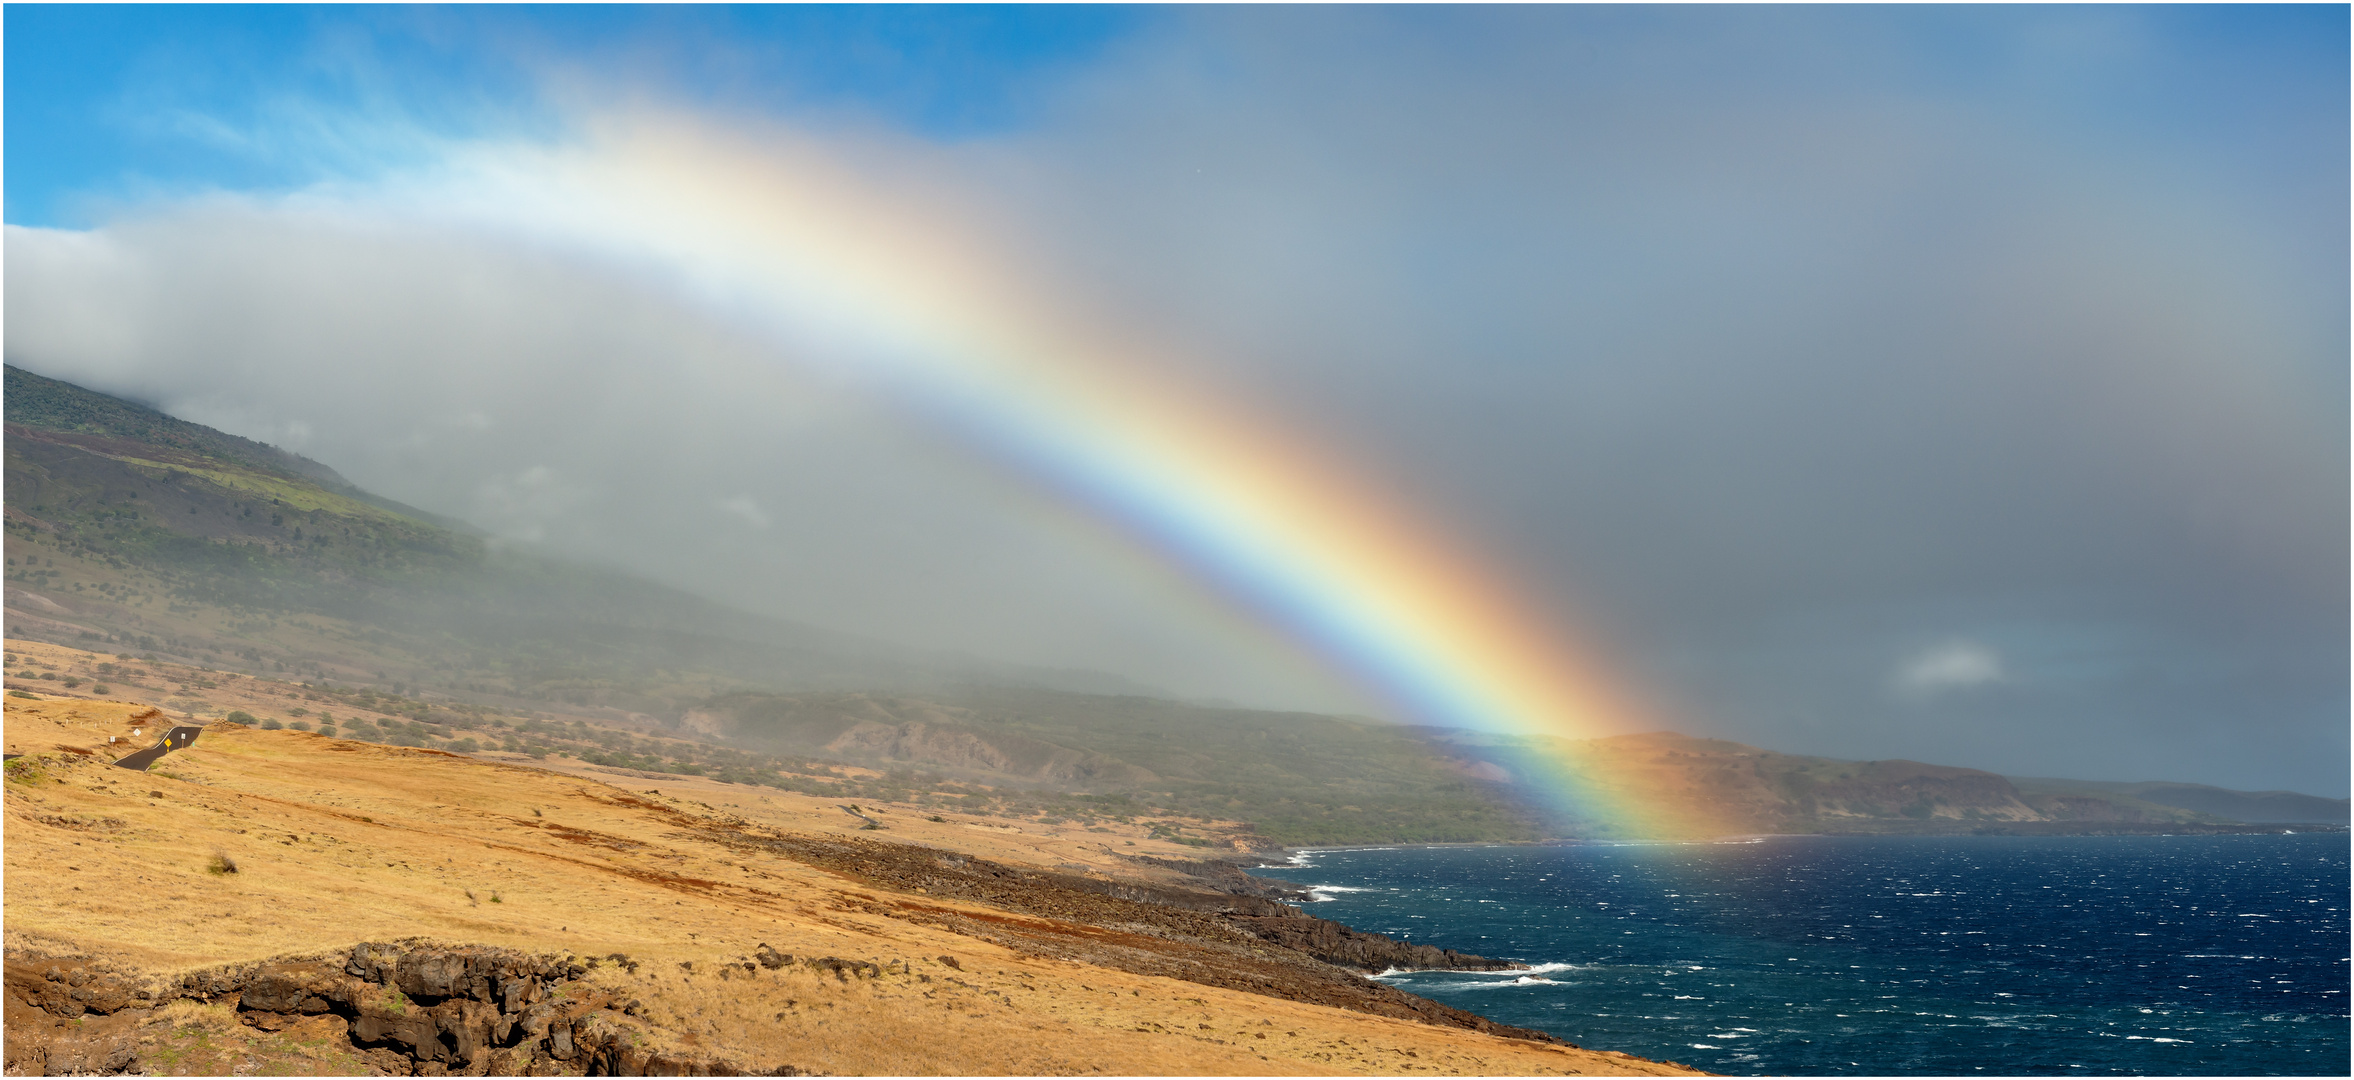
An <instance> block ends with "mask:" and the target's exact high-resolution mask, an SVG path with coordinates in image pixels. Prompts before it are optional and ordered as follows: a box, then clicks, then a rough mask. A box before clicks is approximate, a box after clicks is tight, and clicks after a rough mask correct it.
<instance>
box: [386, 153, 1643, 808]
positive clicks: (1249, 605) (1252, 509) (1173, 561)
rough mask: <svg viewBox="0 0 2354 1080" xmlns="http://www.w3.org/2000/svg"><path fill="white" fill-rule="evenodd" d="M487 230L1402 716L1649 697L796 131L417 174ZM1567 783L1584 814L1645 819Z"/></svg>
mask: <svg viewBox="0 0 2354 1080" xmlns="http://www.w3.org/2000/svg"><path fill="white" fill-rule="evenodd" d="M426 191H427V197H426V205H431V206H432V207H434V208H435V212H436V213H442V214H447V213H451V212H453V209H454V212H456V213H458V214H459V215H461V216H463V217H465V218H467V219H469V224H471V225H473V226H476V227H484V226H488V227H493V228H497V229H504V230H512V231H517V232H520V233H522V234H525V235H526V236H527V237H528V238H530V239H531V240H532V241H533V242H535V243H538V244H542V245H549V246H553V247H556V248H558V249H562V250H568V251H570V252H573V253H575V254H579V255H582V256H586V257H591V258H596V259H601V260H605V261H607V262H610V263H614V264H616V265H620V266H625V267H628V268H630V269H631V271H632V272H635V273H639V274H645V275H650V276H652V277H653V278H655V279H657V280H658V282H659V283H660V284H661V285H662V286H664V287H667V288H673V289H679V290H684V291H685V292H687V293H688V294H690V295H691V296H693V297H695V298H696V299H698V300H700V301H701V302H703V303H705V304H708V305H711V306H713V307H715V308H717V309H719V310H720V311H722V312H724V313H726V314H728V315H729V316H730V317H732V318H735V319H737V320H740V321H741V322H743V323H745V324H747V325H750V326H752V327H754V328H756V329H758V330H760V331H762V332H763V333H765V334H767V335H769V336H770V337H771V338H772V339H773V340H776V341H778V342H779V343H781V344H783V345H785V346H787V347H788V348H790V349H793V350H794V351H795V352H796V354H797V355H801V356H804V357H808V358H810V359H811V361H812V362H814V363H818V364H821V365H823V366H825V367H826V369H827V370H829V371H830V372H832V373H833V374H835V375H836V376H838V377H840V378H843V379H845V380H849V381H852V382H855V383H857V384H859V385H861V386H863V387H866V388H869V389H871V390H874V391H878V392H880V393H882V394H885V395H887V396H888V397H889V398H890V399H891V400H893V401H894V402H896V403H897V404H898V405H899V406H900V407H902V408H906V409H909V410H912V411H914V412H916V413H917V414H919V415H920V416H922V417H923V418H924V419H925V420H927V421H928V422H931V423H934V424H937V425H938V426H940V427H941V428H943V429H945V430H947V431H951V432H954V433H956V434H957V435H958V436H960V437H962V438H964V439H966V440H968V441H970V442H971V443H972V444H974V445H976V446H978V447H981V448H983V449H984V450H985V451H986V452H987V453H989V454H990V455H992V456H993V457H995V458H996V459H998V460H999V461H1001V462H1003V463H1004V464H1005V465H1007V466H1008V467H1010V468H1012V469H1014V470H1016V471H1017V472H1018V473H1020V474H1021V475H1023V476H1024V477H1026V478H1028V479H1029V480H1030V481H1031V482H1034V483H1038V484H1042V485H1044V486H1047V487H1049V488H1050V489H1052V490H1053V491H1054V492H1055V493H1056V494H1058V495H1059V496H1060V497H1061V498H1063V499H1066V500H1069V501H1071V502H1073V503H1076V504H1078V505H1079V506H1081V507H1083V508H1084V509H1085V510H1086V511H1087V512H1088V513H1089V514H1090V515H1091V516H1093V517H1095V518H1097V519H1099V520H1101V521H1103V522H1106V523H1108V524H1109V525H1110V526H1111V527H1112V528H1114V529H1115V530H1117V531H1118V532H1119V533H1121V534H1123V535H1124V536H1125V537H1126V538H1127V539H1128V540H1129V541H1130V542H1131V543H1132V544H1134V545H1135V546H1137V547H1139V548H1141V549H1143V550H1145V551H1148V552H1150V553H1151V554H1152V555H1153V557H1154V558H1156V559H1157V560H1159V561H1161V562H1164V563H1167V564H1170V565H1174V566H1176V567H1179V568H1181V569H1182V570H1183V571H1184V572H1185V573H1186V574H1187V575H1188V576H1190V577H1192V578H1193V579H1195V580H1198V581H1200V582H1203V583H1205V584H1207V585H1208V586H1209V587H1211V588H1213V589H1215V590H1216V591H1217V592H1218V593H1220V594H1222V595H1223V597H1225V598H1226V599H1227V600H1228V601H1229V602H1231V603H1232V604H1234V605H1236V606H1237V607H1238V608H1240V609H1241V610H1243V611H1245V612H1247V613H1248V614H1249V615H1250V616H1251V617H1253V618H1254V619H1255V620H1258V621H1261V622H1264V623H1266V624H1270V625H1272V626H1274V627H1277V628H1278V629H1279V630H1280V632H1282V633H1283V634H1284V635H1285V636H1287V637H1289V638H1290V639H1292V640H1294V641H1295V642H1297V643H1299V644H1301V645H1303V646H1304V647H1305V648H1306V649H1307V650H1308V651H1310V652H1311V653H1313V654H1314V655H1316V656H1318V657H1320V658H1321V659H1322V660H1323V661H1324V662H1325V663H1327V664H1330V665H1332V666H1333V667H1334V668H1336V669H1337V670H1339V671H1340V672H1342V673H1344V674H1345V675H1346V676H1347V677H1348V678H1349V679H1350V680H1352V681H1353V682H1355V683H1356V684H1358V685H1360V686H1362V687H1364V688H1366V689H1367V690H1368V691H1370V692H1371V693H1373V694H1375V695H1377V696H1378V697H1379V698H1380V699H1382V700H1384V701H1386V702H1387V703H1389V704H1390V705H1391V706H1392V707H1394V708H1395V709H1397V710H1399V711H1400V712H1401V713H1402V714H1403V715H1405V716H1408V717H1411V718H1413V719H1414V720H1415V721H1417V722H1421V723H1427V724H1432V725H1439V726H1447V727H1461V728H1474V729H1481V730H1487V731H1493V732H1501V733H1508V734H1517V735H1531V736H1551V737H1555V738H1557V739H1562V738H1567V739H1575V738H1591V737H1596V736H1600V735H1607V734H1616V733H1620V732H1625V731H1629V730H1634V729H1635V728H1636V727H1637V726H1639V724H1640V718H1641V715H1642V710H1639V709H1638V708H1636V707H1635V706H1634V705H1633V704H1632V703H1631V702H1630V701H1629V700H1628V699H1627V698H1626V696H1625V695H1624V693H1623V692H1622V691H1621V690H1619V689H1618V688H1616V687H1613V686H1612V685H1611V684H1610V683H1609V681H1608V680H1606V679H1604V678H1602V677H1601V676H1600V674H1599V673H1598V672H1597V671H1595V670H1594V669H1593V666H1592V665H1591V664H1590V663H1589V662H1587V661H1586V660H1585V659H1584V658H1585V657H1586V656H1588V655H1590V653H1591V650H1590V649H1586V648H1583V647H1581V646H1580V644H1579V643H1578V642H1576V641H1573V640H1571V639H1570V638H1569V637H1568V636H1566V635H1565V634H1564V633H1562V632H1561V631H1560V630H1559V629H1557V628H1554V627H1549V626H1547V625H1545V624H1543V623H1542V622H1540V621H1539V620H1537V619H1535V618H1533V617H1532V616H1531V615H1530V613H1529V612H1527V611H1526V610H1524V609H1523V608H1522V607H1521V606H1520V605H1518V604H1515V603H1514V602H1513V600H1512V597H1511V594H1510V590H1509V589H1508V588H1506V587H1505V584H1504V583H1503V582H1500V581H1497V580H1495V579H1493V578H1491V577H1489V576H1487V575H1483V574H1482V573H1480V572H1479V571H1478V570H1477V569H1476V567H1475V566H1474V565H1473V564H1472V563H1471V562H1470V561H1469V560H1467V559H1465V558H1464V557H1463V556H1461V555H1460V554H1458V552H1459V551H1460V550H1461V549H1460V547H1459V546H1458V545H1454V544H1451V543H1449V542H1448V541H1447V540H1446V539H1445V538H1443V537H1441V536H1438V535H1435V534H1434V533H1433V532H1432V531H1430V530H1429V529H1428V528H1427V527H1425V526H1423V525H1422V524H1421V523H1419V522H1417V521H1416V520H1415V518H1414V517H1413V515H1411V514H1410V513H1406V512H1403V511H1402V510H1401V509H1400V508H1398V507H1395V506H1392V505H1389V504H1388V503H1387V502H1385V500H1384V499H1383V498H1381V497H1379V496H1378V495H1376V494H1374V493H1372V492H1371V491H1370V490H1368V488H1367V486H1366V485H1364V484H1361V483H1358V482H1356V481H1354V480H1352V479H1351V478H1350V476H1349V475H1348V473H1347V471H1346V470H1345V469H1343V468H1341V467H1339V466H1337V465H1336V464H1335V463H1332V462H1330V461H1327V460H1324V459H1323V458H1322V457H1321V456H1320V455H1319V454H1318V453H1317V451H1316V450H1315V449H1314V448H1312V447H1309V446H1305V445H1301V444H1299V443H1297V442H1296V441H1292V440H1287V439H1285V438H1283V437H1281V436H1280V435H1279V434H1277V432H1278V430H1279V429H1278V427H1277V426H1276V425H1273V424H1270V423H1266V422H1261V421H1256V420H1254V419H1253V418H1251V417H1248V416H1246V415H1244V414H1243V412H1242V411H1241V410H1239V409H1237V408H1235V407H1234V406H1233V405H1232V404H1231V403H1227V402H1219V401H1214V400H1211V399H1209V398H1207V397H1205V396H1203V395H1201V394H1199V393H1196V392H1194V391H1193V390H1192V389H1191V388H1189V387H1186V386H1183V385H1179V384H1177V383H1175V382H1174V381H1172V380H1170V379H1169V378H1167V377H1165V376H1159V375H1155V374H1152V372H1155V371H1165V370H1170V369H1171V368H1172V367H1173V365H1167V364H1160V365H1155V364H1147V363H1142V362H1140V361H1141V360H1143V359H1145V357H1144V355H1142V352H1141V350H1140V349H1138V348H1137V347H1136V346H1135V345H1133V344H1132V343H1127V342H1122V341H1119V340H1116V338H1115V336H1114V335H1112V334H1110V333H1108V332H1103V331H1098V330H1095V329H1093V328H1091V327H1090V325H1089V321H1088V320H1087V319H1086V318H1085V317H1084V315H1082V314H1078V313H1071V312H1063V311H1058V310H1057V307H1056V304H1055V303H1054V301H1053V300H1052V299H1051V298H1050V297H1047V296H1043V295H1038V294H1036V293H1033V292H1025V291H1024V290H1023V288H1022V287H1021V285H1020V284H1018V282H1019V281H1021V280H1022V275H1021V273H1020V272H1019V271H1020V268H1019V267H1018V266H1010V267H1009V265H1008V262H1009V260H1008V259H1006V258H1005V257H1004V256H1003V254H1002V253H1003V251H1005V250H1008V247H1007V246H1006V245H998V246H997V247H996V248H994V249H992V248H990V247H989V246H988V245H984V244H981V243H977V242H974V241H973V240H971V239H969V236H970V234H969V232H965V231H960V230H958V229H955V228H951V227H947V226H946V225H944V223H943V222H944V220H945V218H946V216H945V215H938V216H932V217H923V216H919V215H913V214H911V212H910V206H911V205H916V206H920V205H922V204H923V203H924V202H925V199H924V197H923V196H924V194H925V193H922V192H907V191H899V192H889V191H884V190H881V189H880V185H879V184H878V183H877V181H876V180H875V177H874V175H873V173H872V171H869V172H865V173H862V172H860V171H858V170H856V169H854V168H852V167H850V166H848V165H845V164H844V163H843V159H842V157H841V155H840V154H839V152H838V151H835V152H828V151H824V150H820V149H818V148H814V147H812V146H810V145H808V144H806V143H803V142H799V141H797V140H795V139H794V138H792V137H791V136H790V135H787V134H783V133H762V135H761V137H759V138H757V139H755V138H751V137H747V136H745V135H742V134H740V133H735V132H729V131H721V130H717V129H714V128H712V127H709V126H705V125H703V124H700V123H698V122H696V121H693V120H691V119H685V118H681V117H679V116H676V115H670V114H658V113H636V114H629V115H623V116H619V117H614V118H608V119H606V120H603V121H600V122H597V123H594V124H591V125H589V126H588V128H587V129H586V134H585V136H584V137H583V138H582V140H581V141H580V142H578V143H577V144H574V145H569V146H563V147H554V148H550V147H544V146H543V147H536V148H531V149H528V150H520V151H519V150H515V149H512V148H504V149H490V150H478V151H476V152H473V153H471V154H468V155H464V156H463V157H462V158H461V159H460V160H458V161H457V163H456V164H455V165H453V166H452V167H451V168H450V170H449V171H448V172H447V173H446V174H444V175H442V176H440V177H439V178H438V179H435V180H434V181H432V182H431V183H428V184H427V185H426ZM1556 786H1558V787H1561V788H1563V789H1564V790H1562V791H1561V796H1562V800H1563V802H1564V803H1565V805H1567V806H1569V807H1571V808H1574V810H1575V811H1576V812H1578V813H1580V814H1581V815H1595V814H1604V815H1611V814H1614V813H1615V816H1618V817H1620V818H1622V819H1631V818H1641V817H1645V816H1647V815H1644V814H1642V813H1640V812H1639V810H1638V809H1637V808H1635V807H1631V806H1626V805H1623V803H1624V800H1619V801H1620V802H1621V803H1622V805H1617V806H1601V805H1597V804H1596V802H1595V801H1594V799H1593V798H1592V797H1591V795H1592V793H1591V792H1585V793H1580V792H1576V791H1571V790H1568V788H1569V786H1570V785H1567V784H1560V785H1556Z"/></svg>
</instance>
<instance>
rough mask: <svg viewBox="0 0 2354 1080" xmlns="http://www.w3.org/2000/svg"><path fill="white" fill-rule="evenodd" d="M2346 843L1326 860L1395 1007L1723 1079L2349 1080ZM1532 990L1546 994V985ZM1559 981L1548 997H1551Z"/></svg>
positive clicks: (2183, 841)
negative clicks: (1391, 943)
mask: <svg viewBox="0 0 2354 1080" xmlns="http://www.w3.org/2000/svg"><path fill="white" fill-rule="evenodd" d="M2347 855H2348V840H2347V836H2346V834H2343V833H2337V834H2326V833H2308V834H2298V835H2270V836H2139V837H1995V836H1968V837H1936V838H1914V837H1902V838H1899V837H1781V838H1773V839H1767V840H1761V841H1756V842H1750V843H1740V844H1696V845H1649V846H1599V845H1597V846H1573V847H1544V848H1536V847H1477V848H1436V849H1410V848H1407V849H1387V850H1351V851H1324V852H1315V853H1311V854H1308V855H1306V856H1304V859H1305V861H1306V865H1303V866H1297V867H1285V868H1274V869H1267V870H1261V871H1258V872H1259V873H1262V874H1265V875H1267V876H1270V877H1279V878H1285V879H1288V880H1291V881H1295V882H1298V883H1300V884H1303V885H1329V886H1338V887H1339V888H1337V889H1329V890H1322V891H1320V893H1319V895H1323V896H1329V897H1331V898H1332V899H1331V900H1330V902H1327V903H1318V904H1315V905H1312V910H1313V912H1314V913H1315V914H1317V915H1321V916H1324V917H1326V918H1330V919H1333V920H1336V921H1339V922H1343V923H1347V924H1349V925H1351V926H1354V927H1357V928H1359V929H1362V930H1372V931H1377V932H1380V933H1385V934H1391V935H1395V936H1399V937H1405V938H1409V939H1411V940H1414V941H1421V942H1427V943H1429V944H1433V945H1439V946H1444V947H1450V948H1456V949H1461V950H1463V951H1466V952H1474V953H1480V954H1483V955H1488V956H1500V957H1508V958H1511V959H1516V960H1522V961H1526V962H1528V963H1530V964H1533V965H1538V967H1537V969H1536V970H1535V971H1534V972H1531V973H1519V972H1506V973H1493V974H1482V973H1468V972H1414V973H1408V974H1396V975H1390V976H1386V977H1385V981H1387V982H1389V983H1390V984H1391V985H1394V986H1397V987H1399V988H1401V989H1404V990H1407V991H1409V992H1412V993H1416V994H1421V995H1423V996H1425V997H1430V998H1434V999H1436V1000H1439V1001H1443V1002H1446V1003H1447V1004H1450V1005H1454V1006H1457V1007H1459V1008H1464V1009H1469V1010H1472V1011H1474V1012H1477V1013H1480V1014H1482V1015H1484V1016H1488V1017H1491V1018H1493V1019H1496V1020H1499V1021H1502V1022H1505V1023H1509V1024H1517V1025H1521V1026H1524V1027H1532V1028H1538V1029H1541V1030H1544V1031H1549V1032H1553V1033H1555V1034H1557V1035H1560V1036H1562V1037H1563V1038H1565V1039H1568V1040H1570V1041H1571V1042H1575V1043H1578V1044H1581V1045H1584V1046H1589V1047H1596V1048H1600V1049H1608V1050H1623V1051H1626V1052H1628V1053H1632V1054H1638V1055H1641V1056H1643V1057H1650V1058H1664V1059H1669V1060H1674V1061H1679V1062H1682V1063H1684V1064H1686V1065H1693V1066H1698V1067H1700V1068H1703V1069H1707V1070H1710V1071H1712V1072H1721V1073H1741V1074H1757V1073H1782V1074H1824V1075H1828V1074H1881V1075H1887V1074H1932V1075H1952V1074H1969V1073H1988V1074H2008V1075H2019V1074H2039V1075H2041V1074H2064V1075H2092V1074H2119V1073H2123V1074H2161V1075H2223V1076H2230V1075H2312V1076H2344V1075H2347V1073H2348V1070H2349V1065H2350V1064H2354V1062H2350V1055H2354V1043H2350V1040H2349V1021H2348V1012H2347V1004H2346V1003H2347V998H2348V994H2347V990H2348V975H2349V971H2348V952H2349V932H2348V925H2347V908H2348V906H2349V904H2348V900H2349V891H2350V890H2349V884H2348V860H2347ZM1531 976H1534V977H1533V978H1532V977H1531ZM1539 980H1549V981H1539Z"/></svg>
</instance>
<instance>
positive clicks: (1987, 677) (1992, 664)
mask: <svg viewBox="0 0 2354 1080" xmlns="http://www.w3.org/2000/svg"><path fill="white" fill-rule="evenodd" d="M2007 678H2008V676H2007V675H2005V674H2004V672H2003V660H2002V657H2000V656H1998V655H1996V654H1995V652H1994V650H1992V649H1989V648H1987V647H1986V646H1984V645H1980V644H1977V643H1976V642H1971V641H1949V642H1946V643H1945V644H1943V645H1939V646H1937V647H1935V648H1932V649H1928V650H1925V651H1923V652H1920V653H1916V654H1914V655H1913V657H1912V658H1911V659H1908V660H1906V661H1905V662H1904V663H1902V664H1900V665H1898V666H1897V669H1896V677H1895V683H1896V689H1897V691H1898V692H1900V693H1903V694H1905V695H1906V696H1908V697H1916V698H1929V697H1935V696H1937V695H1938V694H1942V693H1945V692H1947V691H1949V690H1966V689H1969V688H1970V687H1974V686H1984V685H1986V684H1988V683H1998V682H2003V681H2005V680H2006V679H2007Z"/></svg>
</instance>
